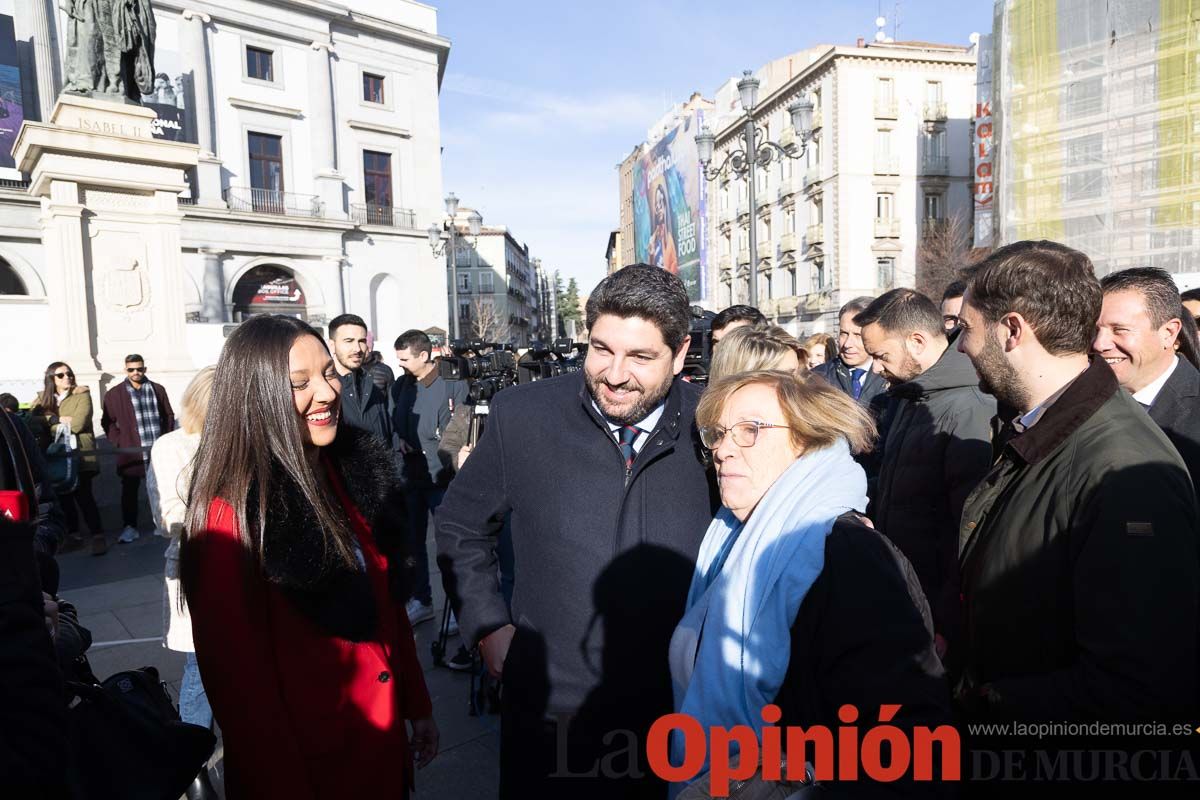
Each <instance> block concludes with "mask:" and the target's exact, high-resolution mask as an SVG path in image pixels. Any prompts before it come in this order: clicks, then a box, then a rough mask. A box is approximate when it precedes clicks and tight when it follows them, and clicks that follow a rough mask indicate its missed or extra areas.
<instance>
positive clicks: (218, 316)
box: [200, 247, 229, 322]
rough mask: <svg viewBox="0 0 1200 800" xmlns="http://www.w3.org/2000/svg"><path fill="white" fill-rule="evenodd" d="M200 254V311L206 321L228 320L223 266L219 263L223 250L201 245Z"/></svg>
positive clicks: (223, 253)
mask: <svg viewBox="0 0 1200 800" xmlns="http://www.w3.org/2000/svg"><path fill="white" fill-rule="evenodd" d="M200 255H202V256H204V287H203V290H202V296H201V298H200V306H201V311H200V313H201V314H203V316H204V319H205V320H206V321H208V322H228V321H229V315H228V312H227V310H226V307H225V267H224V266H223V265H222V264H221V259H222V256H224V255H225V251H224V250H219V249H217V248H215V247H201V248H200Z"/></svg>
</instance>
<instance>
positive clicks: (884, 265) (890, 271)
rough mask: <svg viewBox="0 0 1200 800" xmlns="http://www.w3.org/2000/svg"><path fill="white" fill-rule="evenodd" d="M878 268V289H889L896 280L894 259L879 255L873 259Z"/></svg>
mask: <svg viewBox="0 0 1200 800" xmlns="http://www.w3.org/2000/svg"><path fill="white" fill-rule="evenodd" d="M875 267H876V269H877V270H878V273H879V274H878V281H879V283H878V286H879V288H880V289H891V288H892V284H893V283H894V282H895V280H896V259H894V258H891V257H890V256H880V257H879V258H876V259H875Z"/></svg>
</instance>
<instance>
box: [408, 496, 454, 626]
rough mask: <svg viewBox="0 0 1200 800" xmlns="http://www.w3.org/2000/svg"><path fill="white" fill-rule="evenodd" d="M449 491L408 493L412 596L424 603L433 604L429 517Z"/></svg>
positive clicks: (409, 563)
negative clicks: (430, 574) (430, 572)
mask: <svg viewBox="0 0 1200 800" xmlns="http://www.w3.org/2000/svg"><path fill="white" fill-rule="evenodd" d="M445 496H446V490H445V489H439V488H438V487H436V486H430V485H426V486H409V487H408V488H406V489H405V490H404V503H405V506H406V507H407V509H408V567H409V584H408V585H409V586H411V587H412V596H413V597H415V598H416V599H418V600H420V601H421V602H422V603H423V604H425V605H429V604H430V603H432V602H433V588H432V587H431V586H430V585H429V545H428V540H429V515H430V514H432V513H433V512H434V511H436V510H437V507H438V506H440V505H441V504H442V498H443V497H445Z"/></svg>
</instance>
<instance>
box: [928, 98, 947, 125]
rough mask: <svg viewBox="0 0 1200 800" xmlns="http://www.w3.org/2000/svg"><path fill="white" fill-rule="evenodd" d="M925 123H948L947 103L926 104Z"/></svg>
mask: <svg viewBox="0 0 1200 800" xmlns="http://www.w3.org/2000/svg"><path fill="white" fill-rule="evenodd" d="M925 121H926V122H945V121H946V104H945V103H926V104H925Z"/></svg>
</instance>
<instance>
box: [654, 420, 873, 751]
mask: <svg viewBox="0 0 1200 800" xmlns="http://www.w3.org/2000/svg"><path fill="white" fill-rule="evenodd" d="M866 505H867V478H866V475H865V474H864V473H863V470H862V467H860V466H859V465H858V464H857V463H855V461H854V459H853V458H852V457H851V455H850V448H849V446H848V445H847V444H846V442H845V440H839V441H838V442H836V443H835V444H834V445H832V446H830V447H826V448H824V449H822V450H817V451H815V452H811V453H806V454H804V455H802V456H801V457H800V458H799V459H797V460H796V463H794V464H792V465H791V466H790V467H788V469H787V471H785V472H784V473H783V474H782V475H780V476H779V479H778V480H776V481H775V483H774V484H773V485H772V486H771V488H770V489H768V490H767V493H766V494H765V495H764V496H763V498H762V500H760V501H759V503H758V506H757V507H756V508H755V509H754V512H753V513H752V514H751V516H750V519H749V521H748V522H747V523H745V524H743V523H740V522H738V520H737V518H736V517H734V516H733V513H732V512H731V511H730V510H729V509H727V508H722V509H721V510H720V511H719V512H718V513H717V516H716V519H714V520H713V522H712V525H710V526H709V528H708V532H707V533H705V535H704V541H703V542H702V543H701V545H700V555H699V556H698V558H697V560H696V572H695V575H694V576H693V577H692V586H691V589H690V590H689V592H688V599H687V610H686V611H685V612H684V616H683V619H682V620H680V623H679V625H678V626H677V627H676V628H675V633H674V635H673V636H672V638H671V648H670V655H671V668H672V669H671V672H672V678H673V683H674V691H675V708H676V709H677V710H678V711H680V712H682V713H684V714H688V715H689V716H692V717H694V718H695V719H697V720H698V721H699V722H700V724H701V725H702V726H703V728H704V730H705V731H706V732H707V731H708V730H709V729H710V728H711V727H713V726H716V725H720V726H722V727H732V726H734V725H748V726H750V727H751V728H753V729H754V730H760V729H761V728H762V726H763V722H762V708H763V706H765V705H767V704H768V703H771V702H773V701H774V700H775V697H776V695H778V693H779V688H780V686H781V685H782V684H783V679H784V675H785V674H786V673H787V668H788V661H789V658H790V655H791V628H792V624H793V623H794V622H795V620H796V615H797V613H798V612H799V610H800V604H801V603H802V602H803V601H804V597H805V595H806V594H808V590H809V587H811V586H812V584H813V581H815V580H816V579H817V576H818V575H820V574H821V569H822V568H823V567H824V565H825V537H826V536H828V535H829V532H830V531H831V530H832V529H833V523H834V521H835V520H837V518H838V517H839V516H841V515H842V514H844V513H846V512H847V511H851V510H856V511H860V512H861V511H864V510H865V509H866ZM701 633H703V636H701ZM697 642H699V650H698V651H697V646H696V644H697ZM689 667H691V669H690V670H689V669H688V668H689ZM682 745H683V742H682V740H681V738H680V737H678V736H675V737H673V738H672V741H671V759H672V763H675V764H680V763H682V760H683V747H682Z"/></svg>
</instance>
